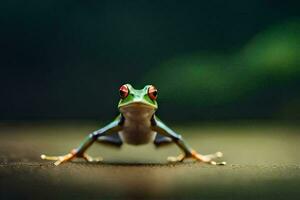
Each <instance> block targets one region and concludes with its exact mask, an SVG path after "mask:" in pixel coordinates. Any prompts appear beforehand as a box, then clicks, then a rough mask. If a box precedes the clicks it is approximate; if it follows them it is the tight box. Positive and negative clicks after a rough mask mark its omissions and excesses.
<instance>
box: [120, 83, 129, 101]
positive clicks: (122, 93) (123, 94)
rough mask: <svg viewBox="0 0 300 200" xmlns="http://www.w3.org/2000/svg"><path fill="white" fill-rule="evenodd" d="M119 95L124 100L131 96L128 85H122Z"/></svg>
mask: <svg viewBox="0 0 300 200" xmlns="http://www.w3.org/2000/svg"><path fill="white" fill-rule="evenodd" d="M119 93H120V97H121V98H122V99H125V98H126V97H127V96H128V94H129V89H128V87H127V85H122V86H121V87H120V89H119Z"/></svg>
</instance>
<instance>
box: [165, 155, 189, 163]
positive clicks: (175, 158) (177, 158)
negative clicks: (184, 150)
mask: <svg viewBox="0 0 300 200" xmlns="http://www.w3.org/2000/svg"><path fill="white" fill-rule="evenodd" d="M184 158H185V156H184V155H183V154H180V155H179V156H169V157H168V158H167V160H168V162H182V161H183V160H184Z"/></svg>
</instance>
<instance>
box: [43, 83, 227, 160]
mask: <svg viewBox="0 0 300 200" xmlns="http://www.w3.org/2000/svg"><path fill="white" fill-rule="evenodd" d="M120 96H121V99H120V101H119V105H118V108H119V111H120V115H119V116H118V117H117V118H116V119H115V120H114V121H112V122H111V123H109V124H108V125H106V126H105V127H103V128H101V129H99V130H97V131H94V132H93V133H91V134H90V135H89V136H88V137H87V138H86V140H85V141H84V142H83V143H82V144H81V145H80V146H79V147H78V148H77V149H74V150H72V151H71V152H70V153H69V154H66V155H64V156H46V155H42V156H41V158H42V159H46V160H56V162H55V165H59V164H60V163H62V162H66V161H69V160H72V159H73V158H75V157H82V158H84V159H85V160H87V161H94V159H93V158H92V157H90V156H88V155H87V154H86V153H85V151H86V150H87V149H88V148H89V147H90V146H91V145H92V144H93V143H94V142H96V141H97V142H99V143H106V144H111V145H115V146H118V147H120V146H121V145H122V144H123V143H127V144H131V145H141V144H147V143H150V142H153V143H154V144H155V145H156V146H160V145H162V144H166V143H175V144H177V145H178V147H179V148H180V149H181V150H182V151H183V154H182V155H180V156H178V157H170V158H169V160H170V161H183V160H184V159H185V158H194V159H196V160H199V161H202V162H206V163H210V164H214V165H216V164H225V162H222V163H216V162H215V161H213V159H214V158H217V157H221V156H222V153H221V152H217V153H215V154H210V155H206V156H204V155H201V154H199V153H197V152H196V151H195V150H193V149H191V148H190V147H189V146H188V145H187V144H186V143H185V142H184V141H183V139H182V137H181V136H180V135H178V134H177V133H175V132H174V131H173V130H171V129H170V128H169V127H167V126H166V125H165V124H164V123H163V122H162V121H161V120H159V119H158V118H157V117H156V115H155V112H156V110H157V108H158V106H157V102H156V98H157V89H156V88H155V87H154V86H152V85H146V86H145V87H144V88H143V89H142V90H136V89H134V88H133V87H132V86H131V85H130V84H125V85H123V86H121V88H120ZM98 160H99V159H98Z"/></svg>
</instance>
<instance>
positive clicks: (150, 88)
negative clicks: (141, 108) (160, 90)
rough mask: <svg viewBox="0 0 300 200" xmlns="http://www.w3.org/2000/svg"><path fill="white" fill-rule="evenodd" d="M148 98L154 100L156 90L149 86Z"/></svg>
mask: <svg viewBox="0 0 300 200" xmlns="http://www.w3.org/2000/svg"><path fill="white" fill-rule="evenodd" d="M148 96H149V97H150V99H152V100H155V99H156V98H157V89H156V88H155V87H154V86H153V85H151V86H150V87H149V88H148Z"/></svg>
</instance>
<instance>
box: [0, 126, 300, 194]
mask: <svg viewBox="0 0 300 200" xmlns="http://www.w3.org/2000/svg"><path fill="white" fill-rule="evenodd" d="M97 127H99V125H97V124H95V123H90V122H59V123H57V122H47V123H45V122H44V123H28V122H27V123H4V122H2V123H0V199H14V198H16V199H140V198H146V199H174V198H175V197H176V198H177V199H200V198H201V199H295V198H297V197H299V196H300V159H299V158H300V157H299V152H300V127H299V126H295V125H294V126H292V125H282V124H280V123H275V124H269V125H262V124H254V123H248V124H243V125H241V124H239V125H237V124H230V125H212V124H211V125H203V126H187V125H186V126H177V127H174V129H175V130H176V131H178V132H180V133H181V134H182V135H183V136H184V138H185V139H186V140H187V141H188V143H189V144H190V145H191V146H193V147H194V148H195V149H197V150H199V151H200V152H201V153H204V154H205V153H211V152H215V151H223V153H224V155H225V157H224V160H226V161H227V163H228V165H227V166H209V165H205V164H201V163H193V162H187V163H182V164H176V165H174V164H167V162H166V160H165V159H166V157H167V156H169V155H177V154H178V153H179V150H178V149H177V148H176V146H175V145H171V146H168V147H165V148H162V149H155V148H154V147H153V146H152V145H147V146H141V147H135V146H127V145H125V146H123V147H122V149H121V150H118V149H112V148H109V147H106V146H101V145H99V144H95V145H93V147H92V148H91V150H90V151H89V153H90V154H91V155H93V156H97V155H98V156H99V155H101V156H102V157H103V158H104V162H103V163H85V162H84V161H80V160H79V161H76V162H73V163H67V164H63V165H60V166H58V167H55V166H54V165H53V163H52V162H49V161H42V160H40V158H39V156H40V154H41V153H46V154H50V155H60V154H63V153H67V152H68V151H69V150H70V149H71V148H73V147H76V146H77V145H78V144H79V143H80V142H81V141H82V139H83V138H84V137H85V136H86V135H87V133H89V132H91V131H92V130H94V129H96V128H97Z"/></svg>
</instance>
